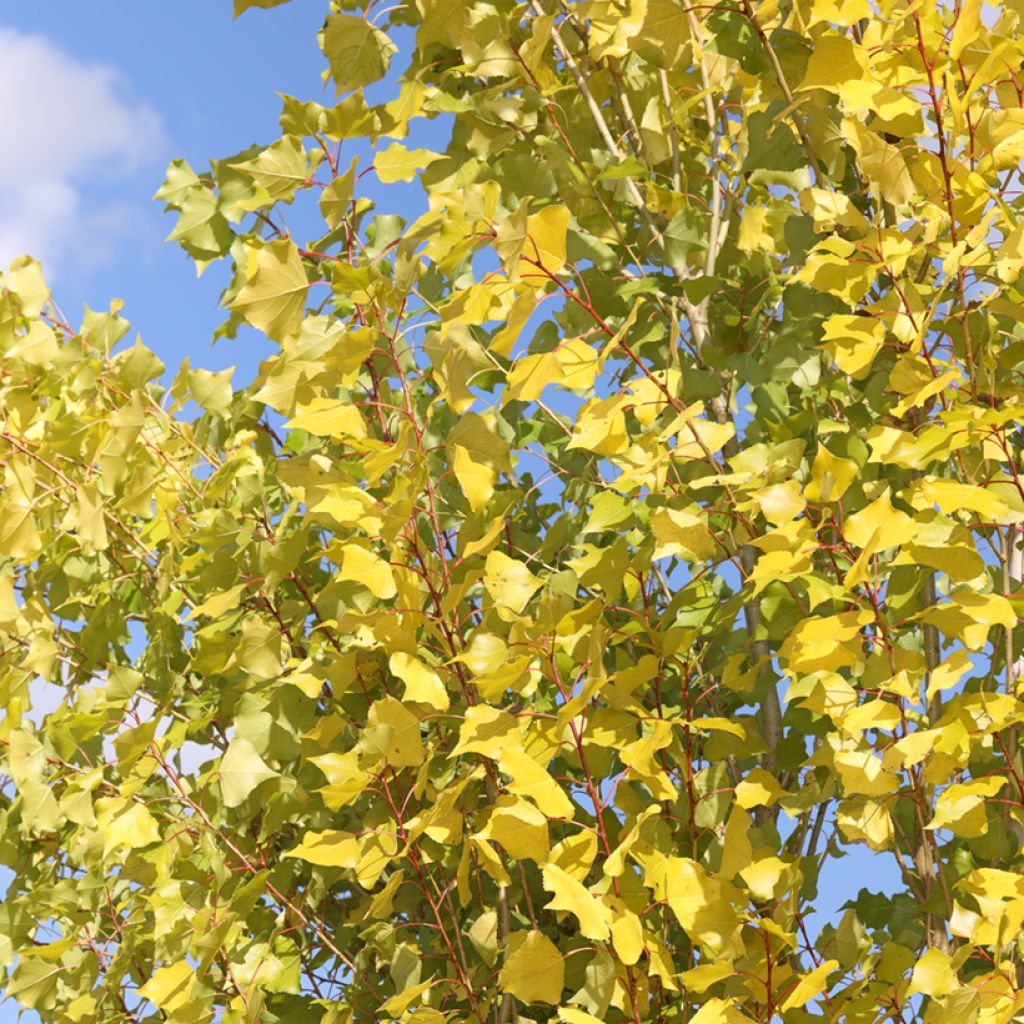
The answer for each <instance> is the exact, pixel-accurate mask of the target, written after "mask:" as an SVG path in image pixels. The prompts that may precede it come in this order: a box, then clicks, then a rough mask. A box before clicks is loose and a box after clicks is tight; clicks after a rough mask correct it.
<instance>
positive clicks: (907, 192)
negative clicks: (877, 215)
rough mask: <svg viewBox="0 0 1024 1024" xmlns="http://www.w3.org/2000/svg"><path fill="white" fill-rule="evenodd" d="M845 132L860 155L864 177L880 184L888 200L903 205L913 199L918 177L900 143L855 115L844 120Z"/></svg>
mask: <svg viewBox="0 0 1024 1024" xmlns="http://www.w3.org/2000/svg"><path fill="white" fill-rule="evenodd" d="M843 135H845V136H846V138H847V140H848V141H849V143H850V145H851V146H852V147H853V150H854V152H855V153H856V154H857V163H858V164H859V165H860V169H861V171H862V172H863V174H864V177H865V178H866V179H867V180H868V182H869V183H870V184H872V185H875V186H877V187H878V190H879V192H881V194H882V198H883V199H884V200H886V202H889V203H892V204H893V205H899V204H900V203H905V202H907V201H908V200H910V199H912V198H913V196H914V194H915V188H914V179H913V178H911V176H910V171H909V169H908V168H907V162H906V160H904V158H903V154H902V153H901V152H900V150H899V149H898V148H897V147H896V146H894V145H892V144H891V143H889V142H886V141H884V140H883V139H882V138H881V137H880V136H879V135H876V134H875V133H874V132H873V131H871V129H870V128H866V127H865V126H864V125H863V124H862V123H861V122H860V120H859V119H858V118H855V117H846V118H844V119H843Z"/></svg>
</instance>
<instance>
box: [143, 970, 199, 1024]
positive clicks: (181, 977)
mask: <svg viewBox="0 0 1024 1024" xmlns="http://www.w3.org/2000/svg"><path fill="white" fill-rule="evenodd" d="M195 983H196V975H195V971H193V970H192V968H191V967H190V966H189V964H188V963H187V962H186V961H184V960H182V961H181V962H180V963H176V964H172V965H171V966H170V967H160V968H158V969H157V970H156V971H154V972H153V976H152V977H151V978H150V979H149V981H147V982H146V983H145V985H142V986H140V987H139V991H138V993H137V995H138V997H139V998H140V999H147V1000H149V1002H151V1003H152V1004H153V1005H154V1006H156V1007H158V1008H159V1009H161V1010H163V1011H164V1013H165V1014H168V1013H171V1014H173V1013H174V1012H175V1011H176V1010H178V1009H180V1008H181V1007H182V1006H184V1005H185V1004H186V1003H188V1001H189V1000H190V999H191V998H192V988H193V986H194V985H195Z"/></svg>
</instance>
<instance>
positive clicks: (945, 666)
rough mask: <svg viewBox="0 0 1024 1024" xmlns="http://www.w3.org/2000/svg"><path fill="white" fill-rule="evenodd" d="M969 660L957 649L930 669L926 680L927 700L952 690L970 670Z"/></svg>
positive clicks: (964, 653)
mask: <svg viewBox="0 0 1024 1024" xmlns="http://www.w3.org/2000/svg"><path fill="white" fill-rule="evenodd" d="M971 665H972V663H971V659H970V657H969V656H968V654H967V652H966V651H964V650H962V649H960V648H958V649H957V650H955V651H953V653H952V654H951V655H950V656H949V657H948V658H946V660H945V661H944V662H942V664H941V665H937V666H936V667H935V668H934V669H932V672H931V675H930V676H929V678H928V689H927V692H926V694H925V696H926V698H927V699H928V700H931V699H932V697H934V696H935V694H937V693H945V691H946V690H950V689H952V688H953V687H954V686H956V684H957V683H959V682H960V680H961V679H962V678H963V676H964V673H965V672H967V671H968V670H969V669H970V668H971Z"/></svg>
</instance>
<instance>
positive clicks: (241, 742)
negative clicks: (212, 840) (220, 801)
mask: <svg viewBox="0 0 1024 1024" xmlns="http://www.w3.org/2000/svg"><path fill="white" fill-rule="evenodd" d="M278 774H279V773H278V772H275V771H274V770H273V768H271V767H270V766H269V765H268V764H267V763H266V761H264V760H263V758H262V757H260V755H259V753H258V752H257V750H256V748H255V747H254V746H253V745H252V744H251V743H250V742H249V741H248V740H247V739H245V737H244V736H235V738H234V739H233V740H232V741H231V743H230V744H229V745H228V749H227V752H226V753H225V754H224V757H223V758H221V762H220V769H219V775H220V789H221V794H222V795H223V797H224V804H225V806H227V807H238V806H239V805H240V804H242V803H243V802H244V801H245V800H246V799H247V798H248V797H249V794H250V793H252V791H253V790H254V789H256V787H257V786H259V785H260V784H261V783H263V782H266V781H267V780H268V779H276V778H277V777H278Z"/></svg>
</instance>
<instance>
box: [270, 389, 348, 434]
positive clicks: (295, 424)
mask: <svg viewBox="0 0 1024 1024" xmlns="http://www.w3.org/2000/svg"><path fill="white" fill-rule="evenodd" d="M285 426H287V427H288V428H289V429H290V430H305V431H308V432H309V433H310V434H316V436H317V437H333V438H336V439H342V438H347V437H351V438H356V439H357V440H361V439H363V438H365V437H366V424H365V423H364V422H363V417H362V415H361V414H360V412H359V410H358V409H357V408H356V407H355V406H354V405H353V404H352V403H351V402H346V401H339V400H337V399H334V398H326V397H323V396H321V397H318V398H314V399H313V401H312V402H310V403H309V404H308V405H300V406H299V407H298V409H296V410H295V415H294V416H293V417H292V418H291V419H290V420H289V421H288V422H287V423H286V424H285Z"/></svg>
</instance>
